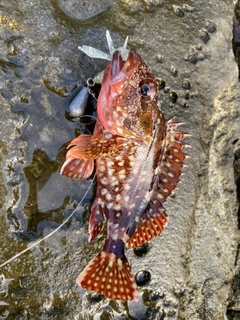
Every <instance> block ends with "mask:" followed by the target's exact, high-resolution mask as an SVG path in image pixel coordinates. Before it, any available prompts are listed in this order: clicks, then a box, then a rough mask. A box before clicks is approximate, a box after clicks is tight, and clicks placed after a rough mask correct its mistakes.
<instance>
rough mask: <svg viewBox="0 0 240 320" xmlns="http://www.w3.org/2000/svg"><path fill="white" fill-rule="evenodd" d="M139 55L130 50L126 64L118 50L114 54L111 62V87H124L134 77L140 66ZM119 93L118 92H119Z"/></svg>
mask: <svg viewBox="0 0 240 320" xmlns="http://www.w3.org/2000/svg"><path fill="white" fill-rule="evenodd" d="M139 62H140V61H139V59H138V55H137V54H136V52H135V51H134V50H133V49H130V50H129V54H128V58H127V60H126V61H125V62H124V61H123V59H122V56H121V53H120V52H119V51H118V50H116V51H115V52H114V53H113V57H112V61H111V62H110V65H109V67H110V70H109V71H110V75H111V80H110V83H111V86H112V87H116V86H120V87H119V89H120V88H122V86H121V85H123V84H124V83H125V81H126V80H127V79H130V78H131V77H132V74H133V73H134V71H135V70H136V68H137V66H138V64H139ZM117 91H118V90H117Z"/></svg>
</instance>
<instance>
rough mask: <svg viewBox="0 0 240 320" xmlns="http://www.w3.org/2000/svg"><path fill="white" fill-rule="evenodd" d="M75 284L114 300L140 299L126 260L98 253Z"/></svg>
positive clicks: (103, 252)
mask: <svg viewBox="0 0 240 320" xmlns="http://www.w3.org/2000/svg"><path fill="white" fill-rule="evenodd" d="M76 282H77V284H78V285H79V286H81V287H83V288H85V289H88V290H92V291H95V292H98V293H100V294H103V295H104V296H105V297H107V298H110V299H114V300H135V301H138V300H139V298H140V295H139V290H138V287H137V284H136V282H135V279H134V276H133V274H132V272H131V267H130V265H129V263H128V261H127V258H126V257H125V256H123V257H122V258H119V257H117V256H116V255H115V254H114V253H107V252H105V251H101V252H99V253H98V254H97V255H96V256H95V257H94V258H93V259H92V260H91V261H90V262H89V264H88V265H87V266H86V268H85V269H84V270H83V271H82V272H81V273H80V275H79V276H78V278H77V280H76Z"/></svg>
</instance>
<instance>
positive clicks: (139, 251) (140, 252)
mask: <svg viewBox="0 0 240 320" xmlns="http://www.w3.org/2000/svg"><path fill="white" fill-rule="evenodd" d="M148 250H149V246H148V243H145V244H144V245H142V246H141V247H137V248H135V249H134V250H133V251H134V253H135V255H136V256H139V257H141V256H143V255H145V254H146V253H147V252H148Z"/></svg>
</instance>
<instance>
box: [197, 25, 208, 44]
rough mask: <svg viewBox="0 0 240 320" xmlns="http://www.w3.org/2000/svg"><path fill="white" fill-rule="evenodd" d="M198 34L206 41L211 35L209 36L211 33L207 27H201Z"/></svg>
mask: <svg viewBox="0 0 240 320" xmlns="http://www.w3.org/2000/svg"><path fill="white" fill-rule="evenodd" d="M198 35H199V38H200V39H201V40H202V41H203V42H204V43H206V42H208V40H209V39H210V36H209V33H208V31H207V29H204V28H203V29H200V30H199V31H198Z"/></svg>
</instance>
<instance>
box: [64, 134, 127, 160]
mask: <svg viewBox="0 0 240 320" xmlns="http://www.w3.org/2000/svg"><path fill="white" fill-rule="evenodd" d="M110 135H111V137H112V138H111V139H108V138H107V137H106V138H105V137H104V136H94V135H93V136H90V135H86V134H83V135H81V136H79V137H77V138H75V139H73V140H72V141H71V143H70V144H69V146H68V148H69V150H68V151H67V155H66V157H67V158H83V159H97V158H109V157H112V156H115V155H118V154H119V153H120V152H121V151H122V150H123V148H124V145H125V144H126V139H124V138H120V137H116V136H113V135H112V134H110Z"/></svg>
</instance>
